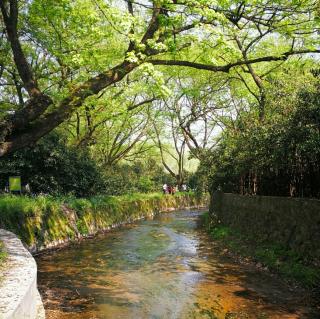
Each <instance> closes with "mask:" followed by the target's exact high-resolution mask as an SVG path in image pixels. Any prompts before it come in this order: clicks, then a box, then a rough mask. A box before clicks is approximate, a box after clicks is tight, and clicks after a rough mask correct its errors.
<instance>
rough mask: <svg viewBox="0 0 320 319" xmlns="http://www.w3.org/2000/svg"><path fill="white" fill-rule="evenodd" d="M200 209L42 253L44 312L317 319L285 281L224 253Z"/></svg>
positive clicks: (84, 317)
mask: <svg viewBox="0 0 320 319" xmlns="http://www.w3.org/2000/svg"><path fill="white" fill-rule="evenodd" d="M200 214H201V212H199V211H182V212H176V213H168V214H161V215H159V216H156V217H155V218H154V219H149V220H144V221H140V222H137V223H135V224H132V225H129V226H126V227H122V228H121V229H117V230H113V231H111V232H109V233H107V234H103V235H99V236H97V237H96V238H94V239H91V240H85V241H82V242H81V243H79V244H76V245H73V246H71V247H68V248H64V249H61V250H59V251H55V252H53V253H50V254H44V255H42V256H40V257H38V258H37V263H38V270H39V275H38V283H39V288H40V292H41V294H42V298H43V301H44V304H45V308H46V312H47V318H49V319H52V318H57V319H64V318H68V319H76V318H77V319H80V318H81V319H89V318H90V319H93V318H113V319H116V318H128V319H130V318H136V319H140V318H141V319H144V318H154V319H156V318H159V319H160V318H163V319H171V318H172V319H173V318H181V319H191V318H209V319H210V318H211V319H212V318H218V319H220V318H223V319H224V318H229V319H231V318H239V319H242V318H260V319H266V318H315V317H314V316H312V315H311V314H309V315H307V313H308V311H309V310H310V309H309V308H308V307H306V306H304V301H303V300H302V299H301V296H299V295H297V293H296V291H290V289H289V287H288V286H286V284H284V283H283V282H282V281H279V280H278V279H276V278H274V277H272V276H271V275H270V274H268V273H266V272H263V271H259V270H257V269H256V268H254V267H251V266H248V265H239V264H237V263H235V262H234V261H232V259H230V258H228V257H225V256H221V254H220V253H219V250H218V249H217V248H216V246H215V245H214V243H212V241H211V240H210V239H209V238H208V236H207V235H206V233H205V232H204V231H203V230H201V229H199V228H198V227H197V221H198V218H199V215H200Z"/></svg>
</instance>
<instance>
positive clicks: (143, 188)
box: [104, 158, 175, 195]
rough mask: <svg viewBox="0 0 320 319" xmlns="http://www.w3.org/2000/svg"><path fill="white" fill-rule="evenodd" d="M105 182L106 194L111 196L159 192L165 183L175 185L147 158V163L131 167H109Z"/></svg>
mask: <svg viewBox="0 0 320 319" xmlns="http://www.w3.org/2000/svg"><path fill="white" fill-rule="evenodd" d="M104 180H105V192H106V193H107V194H110V195H121V194H125V193H136V192H141V193H150V192H158V191H161V189H162V185H163V183H168V184H171V185H174V183H175V181H174V180H173V179H172V177H171V176H170V175H168V174H166V173H165V172H164V171H163V169H162V167H161V166H160V165H159V164H158V163H157V162H156V161H155V160H154V159H152V158H149V159H148V158H147V159H146V161H145V162H142V161H139V160H137V161H135V162H133V163H132V164H130V165H129V164H119V165H116V166H113V167H108V168H106V169H105V172H104Z"/></svg>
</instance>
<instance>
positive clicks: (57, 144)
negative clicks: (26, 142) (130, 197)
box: [0, 133, 104, 196]
mask: <svg viewBox="0 0 320 319" xmlns="http://www.w3.org/2000/svg"><path fill="white" fill-rule="evenodd" d="M11 175H20V176H21V178H22V183H23V184H27V183H28V184H29V185H30V187H31V190H32V192H33V193H47V194H74V195H75V196H90V195H94V194H96V193H99V192H102V191H104V180H103V175H102V173H101V171H100V170H99V168H98V166H97V164H96V163H95V162H94V161H93V160H92V159H91V158H90V157H89V155H88V153H87V152H86V151H84V150H79V149H77V148H75V147H70V146H67V145H66V143H65V141H64V140H63V139H61V138H60V137H59V135H57V134H56V133H52V134H50V135H48V136H47V137H45V138H43V139H42V140H41V141H40V142H39V143H38V144H37V145H36V146H34V147H33V148H27V149H23V150H20V151H18V152H16V153H14V154H12V155H10V156H7V157H5V158H1V159H0V188H1V189H4V187H5V184H6V182H7V181H8V177H9V176H11Z"/></svg>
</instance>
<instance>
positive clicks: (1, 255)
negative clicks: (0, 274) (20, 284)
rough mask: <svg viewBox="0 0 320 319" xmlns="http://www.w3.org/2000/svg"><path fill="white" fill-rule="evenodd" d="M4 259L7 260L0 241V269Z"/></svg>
mask: <svg viewBox="0 0 320 319" xmlns="http://www.w3.org/2000/svg"><path fill="white" fill-rule="evenodd" d="M6 258H7V253H6V251H5V249H4V244H3V242H2V241H0V269H1V266H2V264H3V263H4V262H5V260H6Z"/></svg>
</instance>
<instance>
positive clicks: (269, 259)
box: [202, 213, 320, 287]
mask: <svg viewBox="0 0 320 319" xmlns="http://www.w3.org/2000/svg"><path fill="white" fill-rule="evenodd" d="M202 220H203V224H204V227H205V228H206V229H207V231H208V233H209V234H210V236H211V237H212V239H213V240H215V241H218V242H220V243H221V244H222V246H223V247H227V248H228V249H230V251H231V252H233V253H236V254H239V255H241V256H246V257H249V258H251V259H252V260H254V261H255V262H259V263H261V264H262V265H263V266H264V267H267V268H268V269H270V270H271V271H273V272H277V273H279V274H281V275H282V276H284V277H285V278H288V279H294V280H296V281H298V282H300V283H302V284H303V285H305V286H307V287H318V284H319V280H320V270H319V268H318V267H317V266H316V265H314V264H309V263H307V262H306V261H305V258H304V256H302V255H301V254H299V253H298V252H296V251H293V250H291V249H289V248H286V247H284V246H282V245H279V244H277V243H271V242H266V241H261V239H260V238H252V237H244V236H243V235H242V234H241V233H239V232H238V231H237V230H236V229H233V228H231V227H228V226H224V225H219V224H216V223H215V222H213V221H212V219H211V217H210V215H209V214H208V213H206V214H204V216H203V217H202Z"/></svg>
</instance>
